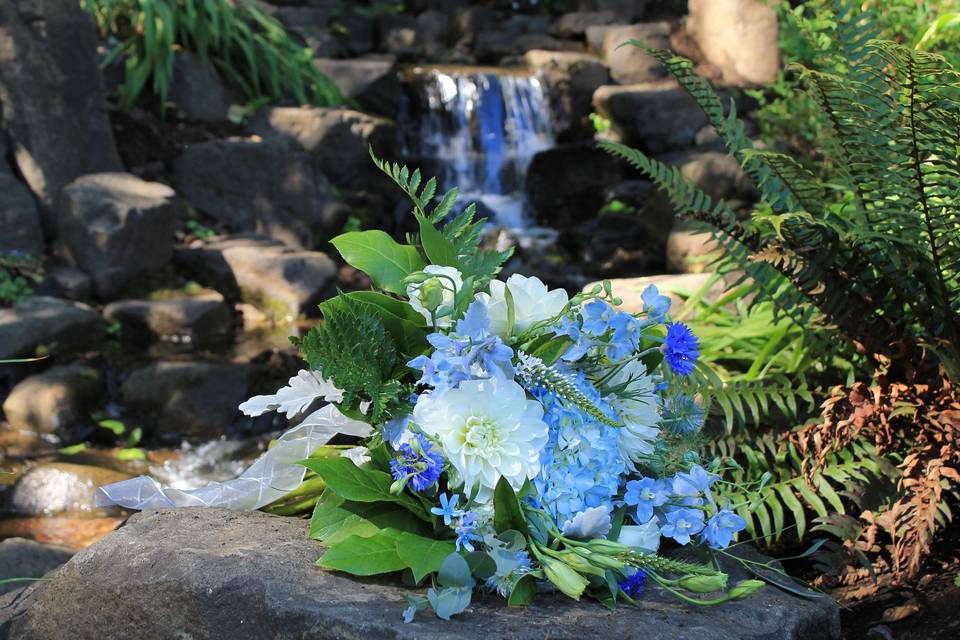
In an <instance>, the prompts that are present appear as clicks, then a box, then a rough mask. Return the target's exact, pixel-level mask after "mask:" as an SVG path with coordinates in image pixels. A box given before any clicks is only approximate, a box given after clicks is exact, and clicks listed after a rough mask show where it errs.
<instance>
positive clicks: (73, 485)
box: [10, 462, 130, 516]
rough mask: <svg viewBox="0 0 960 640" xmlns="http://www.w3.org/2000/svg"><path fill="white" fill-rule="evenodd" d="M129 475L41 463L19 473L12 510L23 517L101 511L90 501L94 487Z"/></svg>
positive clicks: (74, 465) (95, 468)
mask: <svg viewBox="0 0 960 640" xmlns="http://www.w3.org/2000/svg"><path fill="white" fill-rule="evenodd" d="M129 477H130V476H129V475H127V474H125V473H120V472H119V471H114V470H112V469H101V468H100V467H91V466H87V465H83V464H71V463H69V462H45V463H43V464H40V465H37V466H36V467H33V468H32V469H30V470H29V471H27V472H26V473H25V474H23V475H22V476H21V477H20V479H19V480H17V483H16V485H14V487H13V492H12V494H11V497H10V505H11V507H12V508H13V510H14V512H15V513H17V514H20V515H25V516H41V515H53V514H59V513H74V514H79V513H103V510H102V509H100V508H98V507H97V506H96V505H95V504H94V502H93V494H94V491H96V489H97V487H100V486H102V485H105V484H110V483H111V482H119V481H121V480H126V479H127V478H129Z"/></svg>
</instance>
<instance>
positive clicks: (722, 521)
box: [700, 508, 747, 549]
mask: <svg viewBox="0 0 960 640" xmlns="http://www.w3.org/2000/svg"><path fill="white" fill-rule="evenodd" d="M746 528H747V522H746V520H744V519H743V518H741V517H740V516H738V515H737V514H736V513H734V512H733V511H730V510H729V509H727V508H723V509H721V510H720V511H718V512H717V513H716V515H714V516H713V517H712V518H710V519H709V520H708V521H707V524H706V526H704V528H703V531H702V532H701V533H700V539H701V540H703V541H704V542H706V543H707V544H708V545H710V546H711V547H713V548H714V549H725V548H727V547H729V546H730V543H731V542H732V541H733V536H735V535H736V534H737V533H739V532H740V531H743V530H744V529H746Z"/></svg>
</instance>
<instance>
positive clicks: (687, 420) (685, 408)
mask: <svg viewBox="0 0 960 640" xmlns="http://www.w3.org/2000/svg"><path fill="white" fill-rule="evenodd" d="M703 418H704V414H703V407H701V406H700V405H699V404H698V403H697V401H696V400H694V399H693V398H691V397H690V396H688V395H687V394H685V393H676V394H670V395H668V396H667V397H666V398H665V399H664V402H663V411H662V418H661V421H660V423H661V424H662V425H663V426H665V427H666V428H667V429H670V430H671V431H673V432H674V433H678V434H690V433H694V432H695V431H697V430H698V429H699V428H700V427H702V426H703Z"/></svg>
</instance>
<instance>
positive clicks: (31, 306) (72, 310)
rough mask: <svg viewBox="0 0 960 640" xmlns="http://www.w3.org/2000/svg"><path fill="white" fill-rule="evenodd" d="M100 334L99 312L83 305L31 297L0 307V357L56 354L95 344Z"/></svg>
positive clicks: (79, 349)
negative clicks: (4, 307)
mask: <svg viewBox="0 0 960 640" xmlns="http://www.w3.org/2000/svg"><path fill="white" fill-rule="evenodd" d="M102 337H103V320H101V318H100V314H99V313H97V312H96V311H94V310H93V309H91V308H90V307H88V306H87V305H85V304H80V303H78V302H68V301H66V300H61V299H59V298H49V297H47V296H34V297H32V298H28V299H27V300H24V301H23V302H20V303H18V304H16V305H14V306H13V307H10V308H7V309H0V360H7V359H10V358H22V357H28V356H33V355H35V354H36V353H37V351H38V350H42V351H44V352H46V353H52V354H56V355H64V354H69V353H75V352H78V351H83V350H86V349H91V348H93V347H96V346H97V344H98V343H99V342H100V339H101V338H102Z"/></svg>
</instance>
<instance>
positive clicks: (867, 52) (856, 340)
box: [599, 2, 960, 578]
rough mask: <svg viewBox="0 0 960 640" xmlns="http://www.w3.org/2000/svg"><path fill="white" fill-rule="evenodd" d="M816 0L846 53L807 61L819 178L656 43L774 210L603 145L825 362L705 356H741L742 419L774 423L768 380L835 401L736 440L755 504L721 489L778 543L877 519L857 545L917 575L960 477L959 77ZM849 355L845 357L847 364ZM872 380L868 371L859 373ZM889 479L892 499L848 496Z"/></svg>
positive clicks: (729, 390)
mask: <svg viewBox="0 0 960 640" xmlns="http://www.w3.org/2000/svg"><path fill="white" fill-rule="evenodd" d="M817 4H818V6H823V7H824V8H825V9H829V10H830V11H831V12H832V13H831V15H833V16H834V19H833V20H832V21H828V24H829V29H830V32H829V33H828V34H817V35H819V36H823V35H826V36H827V37H829V38H832V39H833V41H834V42H835V43H836V46H835V47H834V54H833V55H831V56H828V57H827V58H826V59H824V60H823V63H822V66H820V67H818V68H807V67H796V68H795V69H794V70H795V71H796V73H797V74H798V75H799V76H800V77H801V78H802V79H803V83H804V87H805V88H806V90H807V92H808V93H809V95H810V96H811V97H812V98H813V100H814V101H815V102H816V104H817V105H819V108H820V109H821V111H822V115H823V121H824V122H825V123H826V127H827V132H826V133H827V136H826V139H827V142H826V143H825V146H824V148H823V149H822V150H821V151H822V154H823V156H824V161H823V166H822V167H821V168H820V169H822V171H819V172H818V174H815V173H814V172H811V171H810V170H808V169H807V168H805V167H804V166H803V165H802V164H801V163H800V162H798V161H797V160H796V159H794V158H793V157H791V156H789V155H787V154H785V153H781V152H779V151H777V150H775V149H774V148H764V149H756V148H754V147H753V145H752V144H751V141H750V140H749V139H748V138H747V136H746V134H745V129H744V125H743V124H742V123H741V122H740V120H739V119H738V118H737V115H736V112H735V108H734V106H733V104H732V103H731V104H730V105H729V106H727V105H724V103H723V101H722V100H721V99H720V98H719V97H718V96H717V94H716V93H715V92H714V91H713V89H712V88H711V87H710V85H709V83H707V82H706V81H705V80H703V79H702V78H699V77H697V76H696V75H695V73H694V70H693V64H692V63H691V62H690V61H689V60H686V59H685V58H682V57H680V56H676V55H673V54H671V53H669V52H664V51H657V50H652V49H647V51H648V52H649V53H650V54H651V55H653V56H654V57H656V58H657V59H658V60H659V61H660V62H661V63H662V64H663V65H664V66H665V67H666V68H667V70H668V71H669V72H670V73H671V74H672V75H673V77H674V78H675V79H676V80H677V82H678V83H679V84H680V86H682V87H683V88H684V89H686V90H687V91H688V92H689V93H690V95H691V96H692V97H693V98H694V99H695V100H696V101H697V103H698V104H699V105H700V106H701V107H702V108H703V110H704V112H705V113H706V114H707V117H708V119H709V121H710V122H711V124H712V125H713V126H714V127H715V128H716V130H717V132H718V133H719V135H720V137H721V138H722V139H723V140H724V142H725V143H726V145H727V148H728V150H729V152H730V153H731V154H732V155H733V156H734V157H735V158H736V159H737V160H738V161H739V162H740V164H741V165H742V167H743V168H744V171H745V172H746V174H747V175H748V176H749V177H750V178H751V179H752V180H753V182H754V184H755V186H756V187H757V189H758V191H759V192H760V194H761V203H760V204H759V205H758V206H757V207H756V208H755V209H754V210H753V211H752V212H751V213H750V214H749V215H746V216H744V215H742V214H740V213H738V212H736V211H734V209H733V208H732V207H731V206H729V205H727V204H725V203H723V202H718V201H715V200H714V199H712V198H710V197H709V196H708V195H707V194H706V193H704V192H703V191H702V190H700V189H698V188H697V187H696V186H694V185H693V184H691V183H689V182H688V181H686V180H684V179H683V177H682V176H681V174H680V172H679V171H678V170H677V169H676V168H675V167H671V166H668V165H666V164H664V163H663V162H660V161H658V160H656V159H654V158H652V157H650V156H648V155H647V154H645V153H644V152H643V151H641V150H637V149H632V148H629V147H627V146H625V145H622V144H619V143H617V142H615V141H610V140H606V141H601V142H600V143H599V144H600V146H601V147H602V148H604V149H606V150H607V151H608V152H610V153H612V154H614V155H616V156H618V157H620V158H622V159H624V160H625V161H626V162H628V163H630V164H631V165H633V166H634V167H636V168H637V169H638V170H640V171H641V172H642V173H644V174H646V175H647V176H648V177H649V178H650V179H651V180H652V181H653V182H654V183H655V184H656V185H657V186H658V187H660V188H661V189H662V190H663V191H664V192H665V193H667V194H668V195H669V196H670V199H671V202H672V203H673V205H674V207H675V209H676V211H677V213H679V214H681V215H683V216H685V217H687V218H689V219H692V220H693V221H695V222H697V223H699V224H700V225H701V226H702V227H704V228H705V229H706V230H708V231H709V232H710V233H711V234H712V235H713V237H714V238H715V239H716V241H717V242H718V244H719V246H720V247H721V249H722V252H721V255H720V257H719V258H717V261H716V263H715V264H714V268H715V269H716V270H717V271H718V273H720V274H721V275H723V276H724V277H726V278H727V279H728V284H730V286H731V287H732V288H739V289H740V290H741V292H746V295H744V296H742V299H744V300H745V299H747V297H749V299H750V303H749V304H747V305H745V307H744V308H742V309H741V311H742V312H743V313H745V314H747V316H746V317H747V319H748V320H749V318H750V314H751V313H753V312H754V311H755V310H756V309H762V308H764V307H763V306H764V305H768V308H769V311H770V313H771V321H772V322H776V323H780V322H781V321H782V322H784V323H785V324H783V325H780V324H777V325H776V326H777V327H782V331H781V330H779V329H778V330H777V335H778V336H779V337H778V340H777V342H776V344H777V345H778V346H783V347H785V348H786V347H791V345H792V347H791V348H795V347H796V346H797V345H798V344H800V342H798V341H802V350H803V351H804V354H802V355H800V356H798V357H802V358H804V359H806V362H808V363H809V362H810V360H809V358H810V356H811V355H812V356H813V360H814V361H816V362H818V363H819V364H808V365H807V366H803V367H793V368H792V369H791V368H790V367H789V366H787V364H788V363H787V362H785V361H783V360H782V358H781V359H780V362H779V364H778V365H777V366H773V367H768V366H766V363H768V362H773V361H774V360H776V359H777V356H776V354H775V353H774V352H775V349H776V347H774V348H771V349H769V350H765V351H763V352H762V353H759V354H758V357H759V358H761V360H762V362H763V364H758V365H750V364H747V363H742V362H741V363H739V365H738V364H737V363H736V356H730V354H726V355H725V354H724V353H713V354H705V355H706V356H708V359H711V356H712V358H713V359H715V362H716V363H717V364H719V365H720V368H721V371H722V370H723V368H724V365H726V369H727V375H726V376H723V375H721V376H720V379H719V380H715V381H714V384H712V385H711V387H712V388H713V389H714V393H716V395H717V396H718V397H720V398H721V399H720V400H719V403H720V405H721V406H722V408H723V409H724V413H725V414H726V415H727V422H728V424H729V423H731V422H746V421H747V420H745V418H746V417H747V416H746V414H747V411H748V410H749V412H750V413H751V414H752V417H753V418H754V423H760V422H761V420H759V417H760V416H762V415H764V414H765V413H767V412H766V411H764V409H765V407H764V406H763V404H764V398H769V397H772V396H771V393H774V392H773V391H770V389H779V391H776V395H777V397H778V398H780V399H781V400H782V402H781V403H779V404H783V405H784V406H786V407H787V408H788V409H794V408H795V407H794V406H793V405H792V404H791V402H789V401H788V399H789V398H795V397H796V396H797V395H799V394H800V390H801V389H803V390H808V389H809V390H810V391H813V392H817V390H818V389H819V390H821V391H820V393H821V394H825V395H827V396H828V401H827V403H826V404H824V406H823V414H822V416H821V417H820V419H819V420H817V421H814V422H813V423H812V424H810V425H809V426H807V427H805V428H803V429H799V430H796V431H793V432H788V433H786V434H783V433H778V434H776V435H777V436H778V437H777V438H773V435H772V434H768V435H757V433H756V430H754V431H753V433H752V434H751V433H750V432H749V431H747V432H745V433H744V434H741V435H740V436H738V439H737V440H736V441H735V443H736V446H733V445H730V444H729V443H728V445H729V446H727V449H726V452H727V453H729V454H732V455H733V456H734V457H735V459H736V460H739V461H740V463H741V465H742V466H743V469H744V471H743V474H744V475H743V477H742V478H740V480H743V481H748V480H749V481H754V482H757V483H761V484H762V485H763V489H762V490H761V492H760V494H761V496H762V499H761V500H759V501H752V502H743V501H742V500H739V501H738V497H737V494H736V491H735V490H731V492H728V493H727V494H725V498H726V499H728V500H731V501H733V502H735V503H737V507H738V510H739V511H740V512H741V513H742V514H744V517H745V518H747V520H748V522H749V523H750V524H751V527H752V529H753V530H754V531H755V532H756V533H757V534H759V535H761V536H763V537H764V538H766V539H767V540H774V539H776V538H777V537H778V536H779V535H780V533H779V532H781V531H783V530H785V529H786V528H789V527H791V526H795V527H796V530H797V533H798V534H800V535H801V536H802V535H803V534H804V533H806V532H809V531H810V529H811V527H810V526H809V522H808V519H809V518H808V514H810V513H813V514H815V515H816V516H817V518H818V519H819V521H820V524H821V525H822V528H821V530H822V531H830V532H834V533H836V532H838V531H839V528H838V527H836V526H833V527H831V526H829V525H828V523H829V522H833V521H834V520H833V519H834V518H835V517H836V516H843V517H850V516H845V515H844V514H846V513H847V512H848V511H849V512H850V513H851V514H853V515H856V516H859V515H860V514H864V515H862V517H863V518H866V520H865V522H867V525H869V526H864V527H858V528H855V529H857V532H856V536H858V537H859V539H858V540H855V541H849V546H850V547H851V548H855V549H857V550H858V551H866V552H870V553H874V554H875V557H879V556H882V557H883V558H884V561H883V563H882V564H883V565H884V566H887V567H889V568H891V569H892V570H893V571H894V573H895V574H896V575H897V576H899V577H902V578H908V577H912V576H915V575H917V573H918V572H919V570H920V567H921V565H922V560H923V557H924V555H925V554H926V552H927V551H928V550H929V548H930V545H931V543H932V541H933V539H934V536H935V535H936V532H937V531H939V530H941V529H942V528H943V527H944V526H945V525H946V524H947V523H948V522H949V521H950V518H951V511H950V507H949V501H950V500H953V499H954V498H953V497H952V496H954V495H955V494H956V492H957V482H958V481H960V430H958V425H960V421H958V420H955V419H954V416H955V415H956V414H955V413H953V411H954V410H955V407H956V406H960V405H955V404H954V402H955V400H954V399H955V396H956V392H955V391H954V387H953V385H954V384H955V381H956V378H957V377H958V375H960V351H958V350H960V318H958V310H960V109H958V102H957V100H956V98H957V96H958V88H960V75H958V73H957V72H956V71H955V70H954V69H953V68H951V67H950V65H949V64H948V63H947V62H946V61H945V60H944V59H943V58H942V57H940V56H938V55H935V54H932V53H928V52H925V51H920V50H915V49H911V48H909V47H906V46H902V45H899V44H896V43H893V42H886V41H882V40H877V39H875V37H874V36H875V35H876V33H877V31H876V29H875V27H874V22H873V20H872V17H871V16H870V15H868V14H864V13H862V12H860V11H858V10H856V9H854V8H852V7H851V5H849V4H848V3H846V2H832V3H829V2H818V3H817ZM800 26H801V27H802V26H804V25H802V24H801V25H800ZM629 45H631V46H638V47H643V45H642V44H641V43H639V42H636V41H632V42H630V43H629ZM821 174H822V175H824V176H826V177H825V178H820V177H818V175H821ZM711 342H713V341H711ZM795 353H796V351H795ZM727 356H730V359H732V360H733V364H732V365H731V363H730V362H729V361H725V360H728V359H727ZM838 359H839V360H840V361H842V362H845V363H848V364H847V366H842V367H837V366H834V365H835V364H836V361H837V360H838ZM745 370H746V371H748V372H751V374H752V375H749V376H744V371H745ZM811 371H812V372H813V374H812V375H813V378H815V379H816V384H813V385H811V384H810V382H811V379H810V376H808V375H807V374H808V373H809V372H811ZM871 372H873V380H872V381H871V382H868V383H855V382H854V381H855V379H856V378H860V379H862V378H863V377H866V376H870V374H871ZM703 375H708V374H706V373H704V374H703ZM740 376H744V377H740ZM831 376H832V378H831ZM844 376H845V377H846V380H844ZM738 377H739V379H738ZM844 382H845V384H844V385H842V386H835V385H837V383H844ZM830 387H833V388H832V390H830V391H829V392H823V391H822V389H825V388H830ZM731 398H733V400H731ZM724 403H726V404H724ZM807 404H809V402H808V403H807ZM738 412H739V414H742V415H740V416H738V415H737V414H738ZM784 414H786V415H787V417H788V418H790V419H793V420H796V419H797V418H799V419H800V420H802V419H803V418H804V416H803V412H802V411H800V412H797V411H792V410H791V411H786V412H784ZM791 414H792V415H791ZM738 417H739V418H740V419H739V420H737V418H738ZM794 424H796V422H794ZM763 428H764V429H765V430H766V429H770V425H765V426H764V427H763ZM770 431H773V429H770ZM788 431H789V430H788ZM934 443H937V444H936V445H934ZM715 446H719V445H715ZM868 476H869V478H868ZM873 476H876V477H879V478H881V479H886V481H887V484H888V486H889V487H893V488H894V491H893V493H892V494H891V493H890V492H879V493H878V492H866V493H862V494H857V495H853V494H852V493H851V492H850V485H851V484H864V485H865V484H870V483H869V482H868V480H870V479H871V478H873ZM881 484H882V482H881ZM868 494H870V495H872V500H868V499H867V498H866V497H864V496H865V495H868ZM851 506H852V507H854V508H853V509H851ZM883 536H886V540H887V541H888V543H884V542H883V541H882V538H883ZM867 538H869V539H867Z"/></svg>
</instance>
